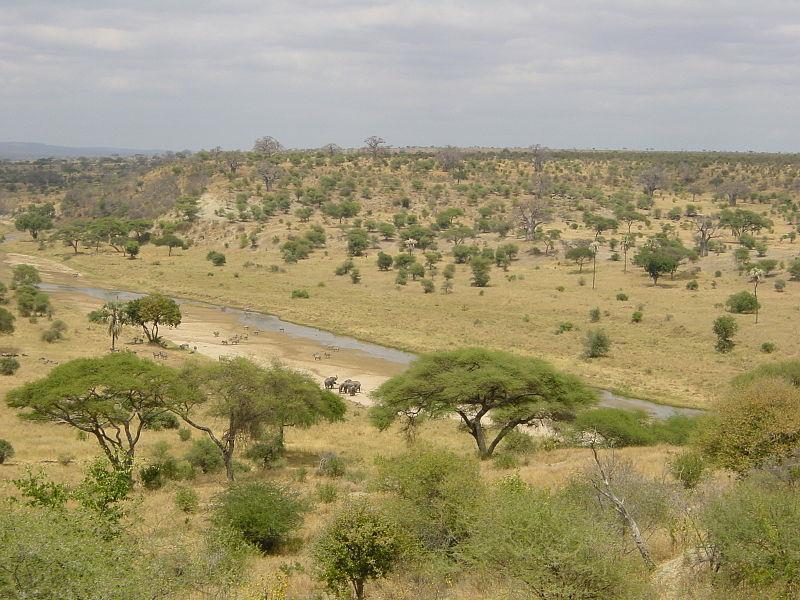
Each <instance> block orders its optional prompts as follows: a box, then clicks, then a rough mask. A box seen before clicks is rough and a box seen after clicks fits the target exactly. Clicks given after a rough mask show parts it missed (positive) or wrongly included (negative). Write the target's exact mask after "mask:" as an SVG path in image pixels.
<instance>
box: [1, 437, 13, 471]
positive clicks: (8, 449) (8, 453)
mask: <svg viewBox="0 0 800 600" xmlns="http://www.w3.org/2000/svg"><path fill="white" fill-rule="evenodd" d="M13 457H14V446H12V445H11V442H9V441H8V440H4V439H0V465H2V464H3V463H4V462H6V461H7V460H8V459H9V458H13Z"/></svg>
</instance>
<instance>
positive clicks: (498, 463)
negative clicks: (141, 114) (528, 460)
mask: <svg viewBox="0 0 800 600" xmlns="http://www.w3.org/2000/svg"><path fill="white" fill-rule="evenodd" d="M492 463H494V466H495V467H497V468H498V469H502V470H507V469H516V468H517V467H519V459H518V458H517V456H516V455H514V454H511V453H510V452H499V453H495V454H494V455H493V456H492Z"/></svg>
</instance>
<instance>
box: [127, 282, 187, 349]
mask: <svg viewBox="0 0 800 600" xmlns="http://www.w3.org/2000/svg"><path fill="white" fill-rule="evenodd" d="M125 318H126V319H127V322H129V323H131V324H132V325H137V326H139V327H141V328H142V330H143V331H144V333H145V335H146V336H147V339H148V341H150V342H157V341H158V340H159V339H160V337H159V335H158V332H159V327H160V326H162V325H165V326H167V327H177V326H178V325H180V324H181V309H180V307H179V306H178V303H177V302H175V300H173V299H172V298H169V297H167V296H164V295H162V294H150V295H148V296H144V297H143V298H137V299H136V300H131V301H130V302H128V303H127V304H126V305H125Z"/></svg>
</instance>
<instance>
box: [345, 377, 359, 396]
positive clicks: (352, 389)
mask: <svg viewBox="0 0 800 600" xmlns="http://www.w3.org/2000/svg"><path fill="white" fill-rule="evenodd" d="M344 391H345V393H346V394H350V395H351V396H355V395H356V394H357V393H358V392H360V391H361V382H360V381H351V380H348V381H347V386H346V387H345V388H344Z"/></svg>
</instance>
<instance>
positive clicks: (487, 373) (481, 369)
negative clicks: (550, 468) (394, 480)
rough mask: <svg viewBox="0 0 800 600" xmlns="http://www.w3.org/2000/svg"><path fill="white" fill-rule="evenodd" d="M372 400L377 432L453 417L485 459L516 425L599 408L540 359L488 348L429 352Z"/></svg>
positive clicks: (571, 380)
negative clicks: (401, 423)
mask: <svg viewBox="0 0 800 600" xmlns="http://www.w3.org/2000/svg"><path fill="white" fill-rule="evenodd" d="M372 395H373V397H374V398H375V400H376V401H377V404H376V405H375V406H373V407H372V409H371V410H370V416H371V418H372V421H373V423H374V424H375V425H376V426H377V427H378V428H380V429H386V428H387V427H389V426H390V425H391V424H392V423H393V422H395V421H396V420H397V419H398V418H401V417H403V416H405V417H407V418H412V419H413V418H415V417H417V416H423V415H425V416H428V417H430V418H442V417H448V416H453V415H455V416H458V417H459V418H460V419H461V420H462V421H463V423H464V425H465V426H466V427H467V431H468V432H469V434H470V435H471V436H472V437H473V438H474V439H475V444H476V445H477V447H478V454H479V455H480V457H481V458H482V459H485V458H489V457H490V456H491V455H492V453H493V452H494V451H495V449H496V448H497V445H498V444H499V443H500V442H501V441H502V440H503V438H504V437H505V436H506V435H508V434H509V433H510V432H511V431H513V430H514V429H515V428H516V427H517V426H519V425H530V424H532V423H534V422H536V421H539V420H540V419H552V420H571V419H572V418H574V416H575V414H576V413H577V412H578V411H579V410H581V409H583V408H586V407H588V406H590V405H592V404H593V403H595V402H596V397H595V394H594V392H592V391H591V390H590V389H589V388H587V387H586V386H585V385H584V384H583V382H582V381H581V380H580V379H578V378H577V377H575V376H574V375H569V374H567V373H561V372H559V371H557V370H555V369H554V368H553V367H552V366H550V365H549V364H548V363H546V362H544V361H542V360H539V359H536V358H528V357H523V356H517V355H515V354H511V353H509V352H502V351H497V350H486V349H483V348H463V349H460V350H453V351H449V352H436V353H432V354H424V355H422V356H421V357H420V358H418V359H417V360H416V361H414V362H413V363H412V364H411V367H410V368H409V369H408V370H407V371H406V372H404V373H402V374H400V375H397V376H395V377H393V378H392V379H390V380H389V381H387V382H385V383H384V384H383V385H381V386H380V387H379V388H378V389H377V390H375V392H373V394H372Z"/></svg>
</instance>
